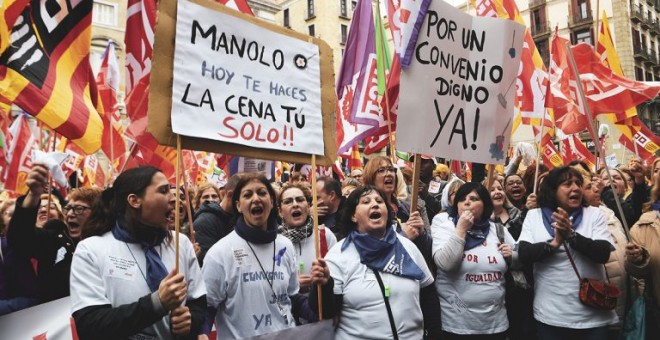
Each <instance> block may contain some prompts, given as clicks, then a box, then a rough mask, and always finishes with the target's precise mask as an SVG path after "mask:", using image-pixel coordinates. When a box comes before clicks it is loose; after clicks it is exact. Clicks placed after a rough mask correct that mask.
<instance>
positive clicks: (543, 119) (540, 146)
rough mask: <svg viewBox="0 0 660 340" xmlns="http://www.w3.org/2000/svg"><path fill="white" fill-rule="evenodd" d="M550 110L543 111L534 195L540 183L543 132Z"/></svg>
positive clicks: (537, 149)
mask: <svg viewBox="0 0 660 340" xmlns="http://www.w3.org/2000/svg"><path fill="white" fill-rule="evenodd" d="M547 110H548V109H543V118H542V119H541V132H540V133H539V136H540V137H539V144H538V146H537V147H536V165H535V167H536V171H534V190H532V193H534V194H536V189H538V181H539V163H540V162H541V153H542V152H543V150H541V149H542V148H543V145H542V144H543V132H544V130H545V116H546V115H547V112H546V111H547Z"/></svg>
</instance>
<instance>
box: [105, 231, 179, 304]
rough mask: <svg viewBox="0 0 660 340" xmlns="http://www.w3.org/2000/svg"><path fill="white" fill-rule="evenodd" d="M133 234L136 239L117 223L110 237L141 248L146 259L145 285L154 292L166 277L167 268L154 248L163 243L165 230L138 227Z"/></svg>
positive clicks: (165, 234)
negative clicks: (135, 244) (138, 245)
mask: <svg viewBox="0 0 660 340" xmlns="http://www.w3.org/2000/svg"><path fill="white" fill-rule="evenodd" d="M135 234H136V237H133V235H131V234H129V233H128V231H127V230H126V229H124V228H123V227H122V226H120V225H119V221H117V223H115V226H114V227H112V236H114V237H115V238H116V239H117V240H119V241H122V242H126V243H138V244H140V245H141V246H142V250H144V257H145V258H146V259H147V277H146V280H147V285H148V286H149V289H151V292H155V291H157V290H158V287H159V286H160V281H162V280H163V279H164V278H165V277H166V276H167V268H166V267H165V264H164V263H163V260H162V259H161V258H160V255H159V254H158V253H157V252H156V249H155V248H154V247H155V246H157V245H160V244H161V243H163V240H165V237H167V230H165V229H161V228H156V227H151V226H146V225H138V226H137V227H136V231H135Z"/></svg>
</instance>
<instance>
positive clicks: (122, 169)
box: [119, 142, 137, 173]
mask: <svg viewBox="0 0 660 340" xmlns="http://www.w3.org/2000/svg"><path fill="white" fill-rule="evenodd" d="M136 147H137V142H135V143H133V145H132V146H131V150H130V151H129V152H128V156H126V161H125V162H124V164H123V165H122V166H121V169H120V170H119V173H122V172H124V169H126V166H127V165H128V161H129V160H130V159H131V156H133V153H134V152H135V149H136Z"/></svg>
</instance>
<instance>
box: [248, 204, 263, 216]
mask: <svg viewBox="0 0 660 340" xmlns="http://www.w3.org/2000/svg"><path fill="white" fill-rule="evenodd" d="M263 213H264V207H262V206H260V205H256V206H253V207H252V208H250V214H252V215H254V216H260V215H262V214H263Z"/></svg>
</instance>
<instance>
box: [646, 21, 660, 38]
mask: <svg viewBox="0 0 660 340" xmlns="http://www.w3.org/2000/svg"><path fill="white" fill-rule="evenodd" d="M649 33H651V35H658V34H660V23H658V19H653V22H652V23H651V27H650V28H649Z"/></svg>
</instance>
